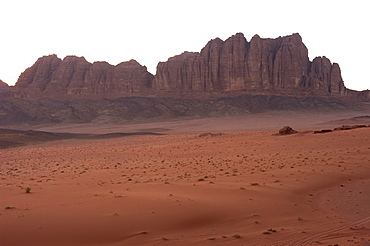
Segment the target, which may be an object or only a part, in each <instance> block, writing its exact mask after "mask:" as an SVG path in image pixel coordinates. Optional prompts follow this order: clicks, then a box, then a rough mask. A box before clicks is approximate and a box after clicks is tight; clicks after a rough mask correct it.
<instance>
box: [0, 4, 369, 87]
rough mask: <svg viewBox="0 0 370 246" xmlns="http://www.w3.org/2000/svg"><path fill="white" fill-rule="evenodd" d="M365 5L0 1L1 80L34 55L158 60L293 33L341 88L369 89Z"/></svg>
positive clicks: (152, 65) (10, 79)
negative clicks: (240, 38) (337, 72)
mask: <svg viewBox="0 0 370 246" xmlns="http://www.w3.org/2000/svg"><path fill="white" fill-rule="evenodd" d="M368 12H369V8H368V4H367V0H352V1H347V0H346V1H342V0H311V1H297V0H294V1H293V0H280V1H277V0H259V1H256V0H253V1H250V0H227V1H225V0H222V1H219V0H210V1H208V0H187V1H174V0H171V1H170V0H135V1H134V0H104V1H103V0H101V1H96V0H63V1H56V0H54V1H51V0H47V1H45V0H12V1H10V0H0V23H1V25H0V79H1V80H3V81H4V82H6V83H8V84H9V85H14V84H15V82H16V81H17V79H18V76H19V75H20V74H21V73H22V72H23V71H24V70H25V69H26V68H28V67H30V66H32V65H33V64H34V63H35V62H36V60H37V59H38V58H39V57H42V56H45V55H50V54H56V55H58V57H59V58H62V59H63V58H64V57H65V56H67V55H76V56H83V57H85V58H86V60H87V61H89V62H94V61H107V62H109V63H110V64H112V65H117V64H118V63H120V62H123V61H129V60H131V59H135V60H137V61H138V62H139V63H140V64H141V65H145V66H146V67H147V68H148V71H149V72H151V73H153V74H155V71H156V66H157V64H158V62H161V61H167V59H168V58H170V57H172V56H175V55H179V54H181V53H183V52H184V51H192V52H199V51H200V50H201V49H202V48H203V47H204V46H205V45H206V44H207V42H208V41H209V40H211V39H214V38H216V37H219V38H221V39H222V40H226V39H227V38H228V37H230V36H232V35H234V34H236V33H238V32H241V33H243V34H244V36H245V37H246V39H247V41H250V39H251V38H252V37H253V36H254V35H255V34H258V35H259V36H260V37H261V38H277V37H279V36H286V35H291V34H293V33H299V34H300V35H301V36H302V39H303V42H304V44H305V45H306V47H307V48H308V52H309V58H310V60H313V59H314V58H315V57H317V56H326V57H327V58H329V59H330V60H331V62H332V63H334V62H335V63H338V64H339V65H340V68H341V71H342V78H343V80H344V84H345V86H346V87H347V88H350V89H355V90H365V89H370V79H369V77H368V76H367V74H368V73H367V69H369V65H370V59H369V57H370V49H369V48H368V45H369V38H370V32H369V30H370V29H369V24H370V15H369V14H368Z"/></svg>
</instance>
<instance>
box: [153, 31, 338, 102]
mask: <svg viewBox="0 0 370 246" xmlns="http://www.w3.org/2000/svg"><path fill="white" fill-rule="evenodd" d="M153 88H154V89H156V90H164V91H172V90H173V91H215V90H216V91H233V90H272V91H282V90H286V91H290V90H294V89H306V90H312V91H317V92H319V93H320V94H325V95H343V94H344V93H345V89H344V84H343V80H342V78H341V73H340V69H339V66H338V64H331V62H330V61H329V60H328V59H327V58H326V57H317V58H315V59H314V61H312V62H310V61H309V59H308V51H307V48H306V46H305V45H304V44H303V42H302V38H301V37H300V36H299V34H293V35H291V36H286V37H279V38H277V39H261V38H260V37H259V36H258V35H255V36H254V37H253V38H252V40H251V41H250V42H247V41H246V39H245V38H244V36H243V34H241V33H238V34H236V35H234V36H232V37H230V38H229V39H227V40H226V41H222V40H220V39H214V40H211V41H210V42H208V44H207V45H206V46H205V47H204V48H203V49H202V51H201V52H200V53H183V54H182V55H179V56H176V57H173V58H170V59H169V60H168V61H167V62H162V63H159V64H158V67H157V73H156V76H155V78H154V81H153Z"/></svg>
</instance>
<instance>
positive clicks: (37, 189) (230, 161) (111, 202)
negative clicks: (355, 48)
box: [0, 113, 370, 246]
mask: <svg viewBox="0 0 370 246" xmlns="http://www.w3.org/2000/svg"><path fill="white" fill-rule="evenodd" d="M355 115H356V114H355V113H353V115H350V116H355ZM346 116H349V115H346ZM279 117H280V118H279ZM302 117H303V116H299V115H290V117H281V115H278V114H277V113H273V114H264V115H259V116H256V117H255V118H238V117H229V118H218V119H198V120H189V121H173V122H167V123H160V122H157V123H147V124H136V125H120V126H113V125H110V126H106V125H105V126H104V125H99V126H93V125H86V126H81V125H79V126H77V125H69V126H67V125H65V126H43V130H50V131H68V132H112V131H116V132H117V131H151V132H158V133H162V134H163V135H159V136H130V137H121V138H114V139H95V140H62V141H54V142H47V143H42V144H37V145H29V146H23V147H16V148H10V149H3V150H0V245H4V246H12V245H335V244H338V245H367V244H369V243H370V188H369V187H370V128H360V129H353V130H346V131H334V132H330V133H325V134H314V133H313V131H314V130H320V129H325V128H330V127H332V126H340V125H341V123H344V124H348V123H353V124H356V123H359V122H351V120H340V119H341V118H340V117H339V116H337V119H339V120H338V121H329V118H328V117H327V116H326V115H325V114H322V115H320V116H316V117H313V116H309V117H307V118H304V117H303V118H302ZM320 122H321V123H320ZM361 123H364V122H361ZM368 124H370V122H369V123H368ZM284 125H291V126H292V127H293V128H295V129H296V130H298V133H297V134H292V135H286V136H277V135H274V134H275V133H277V131H278V130H279V129H280V128H281V127H283V126H284ZM203 132H213V133H218V132H221V133H222V134H221V135H216V136H204V137H200V136H199V134H200V133H203ZM27 187H29V188H31V190H30V192H29V193H26V189H27Z"/></svg>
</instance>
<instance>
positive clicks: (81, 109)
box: [0, 95, 349, 125]
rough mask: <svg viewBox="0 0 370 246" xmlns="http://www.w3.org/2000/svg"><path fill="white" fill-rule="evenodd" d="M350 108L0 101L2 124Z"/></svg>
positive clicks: (300, 100) (277, 101)
mask: <svg viewBox="0 0 370 246" xmlns="http://www.w3.org/2000/svg"><path fill="white" fill-rule="evenodd" d="M343 109H349V107H348V105H346V104H345V103H343V102H342V101H340V100H339V99H336V98H334V97H329V98H323V97H289V96H267V95H243V96H238V97H223V98H218V99H213V100H201V99H179V98H148V97H125V98H116V99H103V100H94V99H83V100H72V101H60V100H54V99H14V100H0V125H10V124H11V125H14V124H21V123H29V124H50V123H53V124H55V123H89V122H102V123H104V122H110V123H113V122H118V123H119V122H137V121H139V122H146V121H153V120H163V119H171V118H178V117H183V118H187V117H215V116H230V115H246V114H251V113H260V112H266V111H283V110H288V111H294V110H297V111H324V112H332V111H335V110H343Z"/></svg>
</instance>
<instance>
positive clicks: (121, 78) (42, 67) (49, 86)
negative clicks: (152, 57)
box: [15, 55, 153, 97]
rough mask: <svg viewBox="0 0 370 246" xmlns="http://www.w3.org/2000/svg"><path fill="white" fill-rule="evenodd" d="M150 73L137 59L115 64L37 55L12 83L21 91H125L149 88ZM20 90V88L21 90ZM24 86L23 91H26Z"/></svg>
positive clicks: (45, 92) (90, 92)
mask: <svg viewBox="0 0 370 246" xmlns="http://www.w3.org/2000/svg"><path fill="white" fill-rule="evenodd" d="M152 79H153V75H151V74H150V73H149V72H148V71H147V69H146V67H145V66H141V65H140V64H139V63H138V62H137V61H135V60H130V61H128V62H122V63H120V64H118V65H117V66H113V65H110V64H109V63H107V62H94V63H93V64H91V63H89V62H87V61H86V60H85V58H84V57H76V56H67V57H65V58H64V59H63V60H61V59H60V58H58V57H57V56H56V55H49V56H44V57H41V58H39V59H38V60H37V61H36V63H35V64H34V65H33V66H32V67H30V68H28V69H26V70H25V71H24V72H23V73H22V74H21V75H20V76H19V79H18V81H17V83H16V85H15V87H16V89H18V91H21V92H27V93H28V94H29V93H30V92H32V93H39V92H42V93H44V94H48V95H50V96H51V97H53V96H56V95H60V94H67V95H82V96H84V95H87V96H88V95H97V94H104V95H106V94H112V95H113V96H115V95H116V94H117V93H118V94H119V93H120V94H124V93H126V92H131V93H132V92H143V91H145V90H147V89H148V88H150V87H151V81H152ZM22 89H23V90H22ZM25 89H26V90H25Z"/></svg>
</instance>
